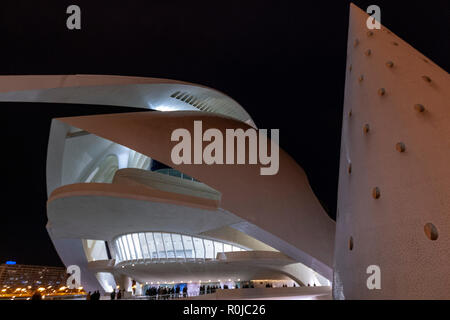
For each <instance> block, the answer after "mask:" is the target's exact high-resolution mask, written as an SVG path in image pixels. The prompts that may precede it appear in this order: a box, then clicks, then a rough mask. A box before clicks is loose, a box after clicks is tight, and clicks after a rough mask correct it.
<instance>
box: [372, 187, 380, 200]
mask: <svg viewBox="0 0 450 320" xmlns="http://www.w3.org/2000/svg"><path fill="white" fill-rule="evenodd" d="M372 197H373V198H374V199H379V198H380V188H378V187H375V188H373V190H372Z"/></svg>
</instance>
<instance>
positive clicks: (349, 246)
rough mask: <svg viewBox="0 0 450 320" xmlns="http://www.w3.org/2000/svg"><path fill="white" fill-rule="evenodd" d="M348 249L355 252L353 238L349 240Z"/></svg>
mask: <svg viewBox="0 0 450 320" xmlns="http://www.w3.org/2000/svg"><path fill="white" fill-rule="evenodd" d="M348 248H349V249H350V251H351V250H353V237H352V236H350V239H349V240H348Z"/></svg>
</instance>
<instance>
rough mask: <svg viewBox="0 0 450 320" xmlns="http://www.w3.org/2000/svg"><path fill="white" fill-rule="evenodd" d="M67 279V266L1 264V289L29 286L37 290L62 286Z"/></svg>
mask: <svg viewBox="0 0 450 320" xmlns="http://www.w3.org/2000/svg"><path fill="white" fill-rule="evenodd" d="M66 281H67V273H66V268H64V267H47V266H33V265H23V264H2V265H0V289H1V290H2V289H4V288H11V289H15V288H27V289H30V290H35V289H37V288H39V287H45V288H47V287H49V286H51V287H53V288H60V287H61V286H65V285H66Z"/></svg>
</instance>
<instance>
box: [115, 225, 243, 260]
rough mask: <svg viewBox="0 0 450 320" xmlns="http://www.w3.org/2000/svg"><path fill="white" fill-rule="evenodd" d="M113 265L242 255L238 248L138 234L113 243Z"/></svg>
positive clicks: (175, 236) (173, 236) (158, 234)
mask: <svg viewBox="0 0 450 320" xmlns="http://www.w3.org/2000/svg"><path fill="white" fill-rule="evenodd" d="M114 246H115V251H116V262H117V263H120V262H122V261H133V260H177V259H182V260H196V259H202V260H203V259H215V258H216V256H217V254H218V253H220V252H235V251H246V249H243V248H241V247H239V246H236V245H232V244H229V243H223V242H220V241H212V240H209V239H203V238H199V237H192V236H188V235H184V234H176V233H166V232H140V233H132V234H126V235H123V236H120V237H117V238H116V239H115V240H114Z"/></svg>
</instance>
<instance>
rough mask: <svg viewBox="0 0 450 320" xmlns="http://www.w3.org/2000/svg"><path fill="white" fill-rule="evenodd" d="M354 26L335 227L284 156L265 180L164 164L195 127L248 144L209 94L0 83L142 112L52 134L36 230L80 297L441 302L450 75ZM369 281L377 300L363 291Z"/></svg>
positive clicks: (110, 83) (56, 127)
mask: <svg viewBox="0 0 450 320" xmlns="http://www.w3.org/2000/svg"><path fill="white" fill-rule="evenodd" d="M350 11H351V12H350V24H349V34H348V47H347V53H348V57H347V68H346V75H345V77H346V86H345V102H344V111H343V121H342V140H341V156H340V172H339V190H338V215H337V221H336V222H335V221H333V220H332V219H331V218H330V217H329V216H328V215H327V213H326V212H325V210H324V209H323V208H322V206H321V204H320V202H319V201H318V199H317V198H316V196H315V195H314V193H313V191H312V190H311V187H310V185H309V183H308V179H307V176H306V174H305V172H304V171H303V169H302V168H301V167H300V166H299V165H298V164H297V163H296V162H295V161H294V160H293V159H292V158H291V157H290V156H289V155H288V154H287V153H286V152H284V151H283V150H282V149H281V148H280V149H279V170H278V172H277V174H273V175H261V173H260V165H254V164H226V165H222V164H206V163H201V164H185V163H181V164H175V163H173V161H172V159H171V150H172V148H173V146H174V145H175V142H173V141H172V140H171V134H172V132H173V131H174V130H176V129H178V128H185V129H187V130H188V131H190V132H191V133H192V134H194V121H202V124H203V128H204V130H206V129H210V128H214V129H217V130H219V131H220V132H222V133H223V134H224V136H225V132H226V130H227V129H243V130H244V131H245V130H248V129H250V128H253V129H258V127H257V124H256V123H255V122H254V121H253V120H252V118H251V115H250V114H248V113H247V112H246V110H245V106H241V105H240V104H239V103H238V102H237V101H235V100H233V99H232V98H231V97H229V96H227V95H225V94H223V93H221V92H219V91H216V90H214V89H211V88H207V87H204V86H201V85H196V84H192V83H186V82H181V81H175V80H167V79H155V78H139V77H126V76H103V75H54V76H53V75H49V76H2V77H0V101H16V102H45V103H56V104H86V105H93V107H94V105H106V106H121V107H135V108H143V109H148V112H130V113H123V114H106V115H94V116H79V117H68V118H57V119H53V121H52V123H51V130H50V136H49V141H48V152H47V177H46V178H47V194H48V202H47V216H48V223H47V230H48V234H49V236H50V238H51V240H52V242H53V244H54V246H55V248H56V250H57V252H58V254H59V256H60V258H61V260H62V261H63V263H64V264H65V265H66V266H69V265H78V266H79V267H80V269H81V281H82V286H83V287H84V289H85V290H86V291H94V290H97V289H99V288H100V287H101V288H102V289H103V291H104V292H111V291H112V290H113V289H115V288H117V287H119V288H123V289H125V290H126V291H127V292H130V294H131V293H133V294H136V295H139V294H142V292H143V291H145V290H146V288H148V287H150V286H157V285H162V284H173V285H177V284H184V285H186V286H187V287H188V290H189V291H191V292H194V293H195V292H196V291H198V288H199V286H200V285H202V284H216V285H220V286H222V287H223V286H225V285H226V286H228V287H239V286H242V285H243V283H246V282H248V281H251V280H261V281H268V280H270V281H274V282H276V281H280V283H283V284H289V285H290V286H292V285H293V284H295V285H297V286H303V287H308V286H310V287H314V286H320V287H328V288H329V289H328V290H330V291H331V287H332V294H333V297H334V298H335V299H383V298H406V299H409V298H412V299H415V298H447V299H448V298H450V293H449V288H450V274H449V273H450V269H449V265H450V254H449V252H450V251H449V250H450V233H449V230H450V166H449V163H450V151H449V150H450V142H449V141H450V139H449V136H450V131H449V128H450V105H449V101H450V90H449V88H450V79H449V76H448V73H446V72H445V71H444V70H442V69H440V68H439V67H438V66H437V65H435V64H434V63H432V62H431V61H430V60H429V59H427V58H426V57H424V56H423V55H422V54H420V53H419V52H417V51H416V50H415V49H413V48H412V47H411V46H409V45H408V44H407V43H405V42H404V41H403V40H401V39H400V38H398V37H397V36H395V35H394V34H393V33H392V32H391V31H389V30H388V29H386V28H385V27H382V28H381V29H379V30H370V31H368V30H367V27H366V20H367V15H366V14H365V13H364V12H363V11H361V10H360V9H358V8H356V7H355V6H353V5H352V6H351V10H350ZM316 107H320V106H316ZM310 138H311V139H313V137H310ZM280 139H282V132H281V136H280ZM43 187H44V186H43ZM371 265H376V266H379V268H380V270H381V288H378V289H370V288H368V286H367V279H368V277H369V276H370V274H368V273H367V268H368V267H369V266H371Z"/></svg>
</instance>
